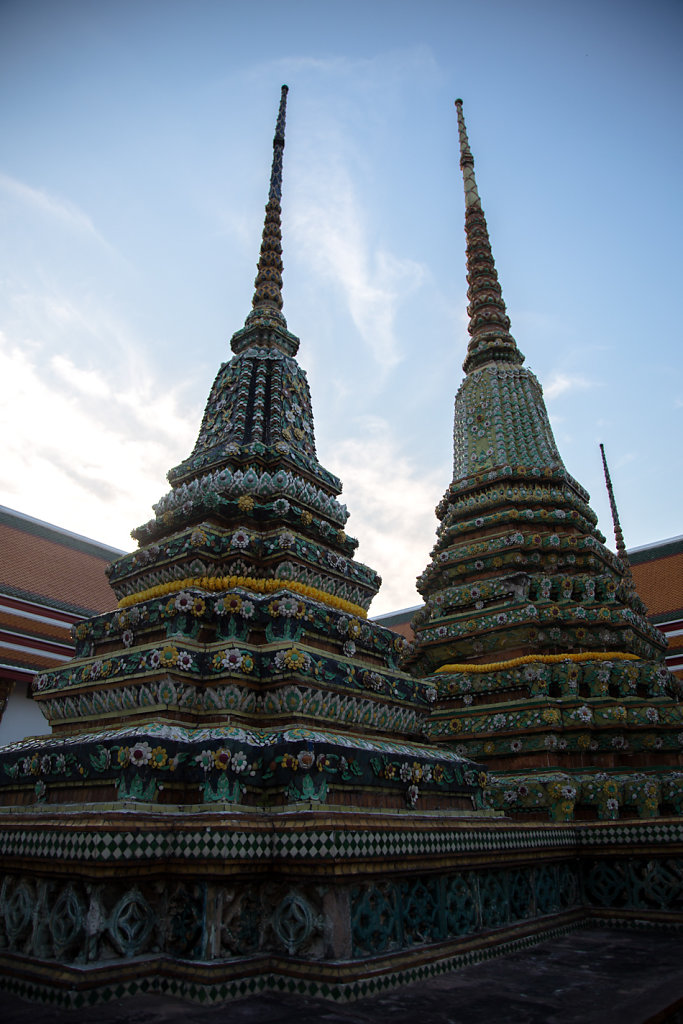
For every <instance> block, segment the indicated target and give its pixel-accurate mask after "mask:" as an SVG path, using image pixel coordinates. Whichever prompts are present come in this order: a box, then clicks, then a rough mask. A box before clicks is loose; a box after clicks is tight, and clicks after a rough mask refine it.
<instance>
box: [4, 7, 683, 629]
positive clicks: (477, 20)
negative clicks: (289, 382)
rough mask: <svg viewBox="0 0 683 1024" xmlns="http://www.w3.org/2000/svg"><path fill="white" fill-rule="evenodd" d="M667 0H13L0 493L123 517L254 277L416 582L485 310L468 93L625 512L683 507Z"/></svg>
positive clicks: (577, 411)
mask: <svg viewBox="0 0 683 1024" xmlns="http://www.w3.org/2000/svg"><path fill="white" fill-rule="evenodd" d="M682 30H683V5H681V4H680V3H679V2H671V3H666V2H661V0H653V2H651V3H649V4H647V5H646V4H644V3H641V2H637V3H632V2H628V0H621V2H617V0H614V2H611V0H602V2H601V0H592V2H584V0H576V2H573V3H571V4H567V3H560V2H552V0H545V2H538V0H507V2H503V0H480V2H479V3H475V4H471V3H460V2H457V0H453V2H446V0H441V2H434V0H423V2H421V3H419V4H418V3H401V2H398V0H396V2H389V0H365V2H363V3H359V2H356V0H346V2H344V3H337V2H335V0H329V2H324V0H317V2H315V3H309V2H308V0H294V2H290V3H287V4H285V3H282V2H279V3H272V2H270V0H263V2H260V3H258V4H256V3H254V4H250V3H247V2H244V0H243V2H240V3H233V2H230V0H225V2H223V3H216V2H206V0H204V2H202V0H193V2H184V0H183V2H180V0H175V2H174V0H165V2H161V0H147V2H145V0H136V2H130V0H116V2H110V0H97V2H96V0H89V2H85V0H51V2H40V0H3V2H2V4H0V96H1V97H2V102H1V103H0V138H2V142H3V145H2V155H1V156H0V222H1V230H2V234H3V245H2V247H1V249H0V380H2V385H3V401H2V405H1V407H0V416H1V417H2V430H3V435H4V443H3V457H2V460H0V503H2V504H4V505H8V506H10V507H12V508H15V509H18V510H19V511H21V512H24V513H26V514H28V515H32V516H36V517H38V518H41V519H46V520H48V521H49V522H54V523H56V524H58V525H60V526H62V527H64V528H66V529H70V530H74V531H76V532H78V533H83V534H85V535H87V536H91V537H95V538H97V539H99V540H102V541H105V542H107V543H110V544H113V545H115V546H118V547H122V548H129V547H132V542H131V541H130V540H129V538H128V532H129V530H130V529H131V528H132V527H134V526H136V525H138V524H139V523H142V522H144V521H146V520H147V519H148V518H149V515H150V506H151V504H152V503H153V502H154V501H156V500H157V499H158V498H159V497H160V496H161V495H162V494H163V493H165V491H166V490H167V484H166V481H165V473H166V470H167V469H168V468H170V467H171V466H173V465H175V464H176V463H177V462H179V461H180V460H181V459H182V458H183V457H184V456H185V455H187V454H188V452H189V450H190V449H191V447H192V445H193V443H194V439H195V437H196V434H197V431H198V427H199V423H200V419H201V414H202V411H203V407H204V402H205V400H206V396H207V395H208V392H209V388H210V386H211V383H212V380H213V377H214V375H215V372H216V370H217V368H218V365H219V364H220V362H221V361H222V360H224V359H226V358H228V357H229V348H228V343H229V339H230V336H231V334H232V333H233V331H235V330H237V329H238V328H239V327H240V326H241V325H242V323H243V322H244V318H245V316H246V314H247V313H248V311H249V308H250V302H251V295H252V290H253V279H254V274H255V264H256V259H257V255H258V247H259V240H260V232H261V226H262V221H263V207H264V204H265V201H266V190H267V182H268V176H269V168H270V158H271V153H272V135H273V128H274V123H275V116H276V112H277V104H278V100H279V90H280V85H281V83H282V82H287V84H288V85H289V86H290V93H289V101H288V115H287V144H286V149H285V167H284V191H283V207H284V218H283V220H284V223H283V227H284V259H285V274H284V277H285V285H284V295H285V310H284V311H285V314H286V316H287V319H288V323H289V327H290V329H291V330H292V331H294V333H296V334H298V335H299V336H300V338H301V348H300V350H299V360H300V362H301V364H302V366H303V367H304V368H305V369H306V370H307V372H308V375H309V381H310V384H311V390H312V397H313V409H314V414H315V420H316V437H317V443H318V452H319V457H320V460H321V462H322V463H323V465H325V466H326V467H327V468H329V469H330V470H332V471H333V472H335V473H337V474H338V475H339V476H340V477H341V478H342V480H343V481H344V485H345V486H344V493H343V496H342V500H344V501H345V502H346V503H347V505H348V507H349V510H350V512H351V518H350V520H349V530H350V532H351V533H352V534H354V535H355V536H357V537H358V538H359V539H360V542H361V543H360V548H359V552H358V554H359V557H360V558H361V559H362V560H363V561H365V562H367V563H368V564H370V565H372V566H373V567H374V568H376V569H378V570H379V571H380V572H381V574H382V575H383V577H384V580H385V583H384V586H383V588H382V590H381V591H380V595H379V596H378V598H377V599H376V600H375V602H374V603H373V607H372V610H373V612H375V613H381V612H384V611H389V610H392V609H395V608H399V607H405V606H407V605H411V604H416V603H417V602H418V596H417V593H416V591H415V589H414V579H415V576H416V575H417V574H418V573H419V572H420V571H421V570H422V569H423V568H424V566H425V565H426V563H427V560H428V555H429V551H430V549H431V546H432V543H433V539H434V531H435V526H436V519H435V516H434V513H433V509H434V506H435V504H436V502H437V501H438V500H439V498H440V497H441V495H442V493H443V492H444V491H445V489H446V487H447V485H448V483H449V481H450V477H451V448H452V442H451V432H452V413H453V397H454V395H455V392H456V390H457V388H458V385H459V383H460V380H461V377H462V371H461V364H462V360H463V357H464V352H465V347H466V341H467V334H466V320H465V306H466V298H465V291H466V282H465V267H464V234H463V221H464V216H463V198H462V185H461V180H460V172H459V168H458V153H457V131H456V117H455V110H454V107H453V100H454V99H455V98H456V97H457V96H461V97H462V98H463V100H464V110H465V116H466V119H467V124H468V131H469V136H470V142H471V146H472V149H473V152H474V157H475V162H476V171H477V179H478V182H479V190H480V194H481V196H482V201H483V205H484V209H485V211H486V214H487V218H488V223H489V230H490V234H491V238H492V243H493V248H494V255H495V258H496V262H497V266H498V271H499V275H500V279H501V283H502V287H503V294H504V296H505V299H506V302H507V305H508V311H509V313H510V316H511V319H512V332H513V334H514V335H515V337H516V339H517V342H518V344H519V346H520V348H521V350H522V351H523V352H524V354H525V355H526V357H527V365H528V366H530V367H531V368H532V369H533V370H534V371H535V372H536V374H537V375H538V377H539V379H540V380H541V383H542V385H543V387H544V390H545V395H546V401H547V406H548V411H549V413H550V417H551V422H552V424H553V429H554V431H555V435H556V438H557V441H558V445H559V447H560V451H561V453H562V455H563V458H564V461H565V464H566V466H567V468H568V469H569V471H570V472H571V473H572V474H573V475H574V476H576V477H577V478H578V479H579V480H580V482H581V483H582V484H583V485H584V486H586V487H587V488H588V490H589V491H590V492H591V496H592V504H593V507H594V508H595V510H596V511H597V512H598V515H599V516H600V523H601V527H602V529H603V531H604V532H605V533H606V534H607V535H608V541H609V543H610V545H612V544H613V540H612V533H611V525H610V520H609V512H608V505H607V500H606V497H605V494H604V485H603V483H602V477H601V465H600V455H599V450H598V443H599V442H600V441H603V442H604V443H605V446H606V450H607V455H608V459H609V461H610V467H611V471H612V477H613V482H614V487H615V491H616V494H617V500H618V503H619V508H620V513H621V519H622V526H623V529H624V534H625V537H626V542H627V544H628V545H629V546H636V545H640V544H646V543H650V542H653V541H656V540H660V539H663V538H666V537H670V536H674V535H678V534H681V533H683V526H682V524H681V515H680V508H681V503H682V497H683V494H682V492H683V472H682V471H681V470H682V467H681V450H682V447H683V446H682V445H681V434H682V431H681V419H682V418H683V372H682V365H681V356H680V350H681V332H680V326H679V321H678V316H679V302H680V300H679V295H680V278H681V262H682V261H681V244H680V237H681V229H682V226H683V225H682V220H683V217H682V208H683V201H682V199H681V165H682V163H683V161H682V157H683V152H682V150H683V131H682V129H681V116H680V109H681V100H682V99H683V72H682V70H681V60H680V47H681V38H682Z"/></svg>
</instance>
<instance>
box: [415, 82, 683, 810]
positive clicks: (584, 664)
mask: <svg viewBox="0 0 683 1024" xmlns="http://www.w3.org/2000/svg"><path fill="white" fill-rule="evenodd" d="M456 109H457V115H458V129H459V136H460V153H461V160H460V166H461V168H462V172H463V179H464V188H465V233H466V239H467V279H468V282H469V290H468V298H469V306H468V312H469V317H470V325H469V333H470V336H471V339H470V342H469V346H468V350H467V356H466V358H465V362H464V364H463V369H464V371H465V379H464V380H463V382H462V384H461V386H460V388H459V390H458V393H457V396H456V400H455V422H454V461H453V481H452V483H451V485H450V487H449V488H448V491H447V492H446V494H445V496H444V498H443V500H442V501H441V503H440V504H439V506H438V507H437V510H436V511H437V515H438V517H439V519H440V525H439V527H438V530H437V542H436V545H435V547H434V550H433V551H432V558H431V562H430V564H429V565H428V567H427V569H426V570H425V572H424V573H423V574H422V576H421V577H420V578H419V580H418V589H419V591H420V593H421V594H422V596H423V598H424V601H425V604H424V607H423V608H422V609H421V610H420V611H419V612H418V613H417V615H416V616H415V619H414V622H413V626H414V630H415V634H416V648H415V652H414V654H413V655H412V656H411V658H410V665H411V667H412V670H413V671H414V672H415V673H416V674H418V675H422V676H429V677H430V678H431V680H432V681H433V683H434V685H435V686H436V688H437V689H438V690H439V693H440V695H441V697H442V698H443V699H442V701H440V702H439V704H438V705H437V707H436V709H435V711H434V714H433V717H432V721H431V722H430V724H429V726H428V732H429V734H430V735H431V736H432V737H433V738H436V737H437V736H438V737H444V738H449V739H458V740H459V741H460V744H461V745H460V748H459V749H461V750H462V751H463V752H466V753H467V754H468V755H469V756H471V757H480V758H486V759H488V762H489V764H490V765H491V766H492V767H494V768H496V769H500V770H501V771H502V770H505V771H506V772H510V771H514V770H517V771H519V770H521V769H522V767H523V768H524V769H525V770H526V769H530V770H538V769H540V766H542V765H543V766H547V765H548V764H549V763H551V761H550V760H549V759H551V758H552V757H553V756H554V755H553V753H552V752H553V751H559V750H562V751H566V753H563V755H562V758H561V763H562V764H563V765H566V766H567V768H568V769H570V768H576V767H577V766H578V765H579V764H585V762H586V758H587V757H588V756H589V755H590V758H591V760H592V763H594V764H596V765H602V766H606V767H610V766H614V765H615V763H616V762H615V751H616V750H617V749H621V747H620V746H619V743H621V742H623V743H628V742H630V741H628V740H626V739H625V738H624V736H623V735H622V734H621V733H620V736H619V738H618V739H619V743H616V745H615V742H616V739H617V738H616V737H615V735H614V728H615V723H616V722H617V721H620V722H622V721H623V722H625V721H626V719H627V716H628V721H629V722H631V720H633V721H634V722H636V721H637V722H640V723H642V725H643V726H646V725H649V724H651V723H652V721H653V720H656V721H657V722H662V723H663V717H662V718H660V717H659V715H660V713H659V711H658V710H657V709H655V710H652V709H651V708H652V705H650V704H648V705H647V707H646V706H645V701H650V702H651V701H652V700H655V699H656V700H662V701H664V700H666V701H667V714H668V715H669V716H672V717H671V722H670V723H669V725H668V727H667V728H664V726H663V724H662V726H661V728H662V731H663V734H665V735H666V736H667V739H666V741H665V740H664V735H663V736H662V737H659V739H658V740H657V742H658V743H660V742H661V743H664V742H674V740H673V738H672V729H673V728H678V727H679V721H680V713H679V712H678V711H677V710H676V708H675V706H674V705H673V702H671V701H670V700H668V698H666V697H665V692H668V691H667V687H672V686H673V685H675V683H674V680H673V677H672V676H670V674H669V673H668V672H667V670H666V669H665V668H664V667H663V664H662V657H663V651H664V648H665V641H664V639H663V638H662V635H661V634H660V633H659V632H658V631H657V630H655V629H654V628H653V627H652V626H650V624H649V623H648V622H647V619H646V618H645V609H644V606H643V605H642V602H641V601H640V599H639V598H638V596H637V594H636V593H635V590H634V588H633V586H632V581H631V579H630V574H629V573H628V570H627V568H625V565H624V563H623V561H622V559H621V558H620V557H617V556H615V555H614V554H613V553H612V552H610V551H609V550H608V549H607V548H606V547H605V545H604V537H603V536H602V534H601V533H600V532H599V531H598V529H597V519H596V516H595V514H594V512H593V510H592V509H591V508H590V505H589V504H588V501H589V497H588V494H587V493H586V491H585V490H584V489H583V488H582V487H581V486H580V484H578V483H577V482H576V480H574V479H573V477H571V476H570V475H569V473H568V472H567V470H566V469H565V467H564V465H563V462H562V459H561V457H560V454H559V452H558V450H557V445H556V443H555V439H554V437H553V433H552V429H551V427H550V423H549V420H548V415H547V412H546V409H545V405H544V402H543V392H542V389H541V386H540V384H539V382H538V381H537V379H536V377H535V376H534V374H533V373H532V372H531V371H530V370H528V369H526V368H525V367H524V366H523V365H522V363H523V356H522V355H521V353H520V351H519V349H518V348H517V345H516V343H515V341H514V339H513V337H512V335H511V334H510V332H509V327H510V322H509V319H508V317H507V314H506V312H505V305H504V302H503V298H502V294H501V289H500V285H499V283H498V278H497V274H496V270H495V266H494V262H493V256H492V254H491V245H490V241H489V236H488V230H487V226H486V220H485V217H484V213H483V210H482V206H481V201H480V198H479V192H478V189H477V184H476V180H475V177H474V160H473V157H472V153H471V151H470V147H469V142H468V138H467V133H466V130H465V122H464V118H463V113H462V101H461V100H457V101H456ZM435 673H436V674H435ZM636 695H638V697H639V698H642V700H641V702H640V705H639V707H638V709H637V710H636V709H635V707H634V708H633V709H632V711H628V712H627V710H626V709H625V707H626V706H625V705H624V704H623V703H622V702H623V700H625V699H626V698H630V699H633V700H635V699H636ZM610 696H611V697H612V698H614V701H613V702H612V703H614V702H615V701H616V699H617V698H618V699H619V701H620V703H619V704H618V707H617V706H616V704H615V707H613V708H610V710H609V711H607V710H606V707H607V705H609V704H610V700H609V697H610ZM594 702H597V703H598V704H600V709H599V711H598V709H597V708H596V709H595V710H594V709H593V703H594ZM492 704H495V710H494V709H493V708H492ZM648 708H650V710H649V711H648ZM610 715H611V716H612V717H611V718H610V717H609V716H610ZM648 715H649V717H648ZM601 716H602V718H601ZM605 716H607V717H605ZM599 721H601V723H602V724H603V725H604V726H605V728H604V729H602V730H598V729H597V728H596V726H597V723H598V722H599ZM674 721H675V724H674ZM588 723H590V730H591V731H588ZM634 742H635V741H634ZM652 742H653V743H654V740H652ZM527 781H528V780H527ZM524 785H525V786H526V785H527V784H526V783H524ZM539 785H540V784H539ZM501 786H503V789H501V790H500V793H499V797H500V800H499V803H498V806H499V807H503V806H505V807H513V809H515V810H516V809H519V806H521V802H520V801H518V800H517V798H516V797H515V800H514V801H513V800H512V797H511V796H510V794H511V793H512V792H513V789H512V785H511V783H510V785H507V783H505V780H504V782H502V783H501ZM505 786H507V788H505ZM567 786H568V788H567V789H566V790H565V792H566V793H569V792H570V790H571V791H572V792H573V793H574V797H575V798H576V799H577V800H579V799H583V800H584V801H589V800H590V799H591V798H590V796H589V792H588V790H587V789H586V790H585V792H584V791H583V790H581V786H578V785H574V784H571V785H570V784H569V783H567ZM504 792H507V793H508V799H507V802H506V801H504V800H503V796H502V794H503V793H504ZM515 792H516V790H515ZM526 792H527V794H528V793H530V792H531V790H529V789H528V786H527V789H526ZM558 792H559V790H558ZM580 793H581V796H579V794H580ZM594 796H595V794H594ZM528 799H529V800H531V802H532V804H534V806H535V807H537V808H538V806H539V804H540V805H541V806H543V805H546V806H550V807H554V808H555V809H554V811H553V814H555V815H556V816H557V815H560V816H562V815H563V814H565V813H571V811H572V810H573V807H574V799H573V798H572V800H571V801H569V802H567V800H564V801H563V800H560V799H559V797H558V798H557V799H554V798H553V797H552V793H551V792H550V791H549V790H548V788H547V786H546V787H545V789H544V788H543V787H541V788H537V789H536V790H534V791H533V794H532V796H530V797H529V798H528ZM597 799H598V798H597V797H595V800H597ZM534 802H535V803H534ZM594 802H595V801H594ZM560 804H563V806H564V810H561V811H558V810H557V808H558V807H559V805H560ZM567 808H569V811H567Z"/></svg>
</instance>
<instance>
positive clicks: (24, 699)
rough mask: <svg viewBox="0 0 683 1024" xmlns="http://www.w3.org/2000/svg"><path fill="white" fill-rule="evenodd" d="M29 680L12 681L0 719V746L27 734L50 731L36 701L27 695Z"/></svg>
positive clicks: (40, 733) (39, 733)
mask: <svg viewBox="0 0 683 1024" xmlns="http://www.w3.org/2000/svg"><path fill="white" fill-rule="evenodd" d="M29 682H30V680H28V679H21V680H17V682H15V683H14V686H13V689H12V691H11V693H10V695H9V699H8V701H7V707H6V708H5V713H4V715H3V716H2V719H0V747H4V746H6V745H7V744H8V743H15V742H16V741H17V740H23V739H25V738H26V737H27V736H45V735H46V734H48V733H51V732H52V729H51V727H50V725H49V724H48V722H47V721H46V719H45V718H43V713H42V711H41V710H40V707H39V706H38V704H37V703H36V701H34V700H31V699H30V698H29V697H28V695H27V694H28V686H29Z"/></svg>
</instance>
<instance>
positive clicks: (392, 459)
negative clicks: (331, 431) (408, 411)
mask: <svg viewBox="0 0 683 1024" xmlns="http://www.w3.org/2000/svg"><path fill="white" fill-rule="evenodd" d="M357 426H358V428H359V429H358V431H357V434H356V436H355V437H354V438H351V439H349V440H346V441H342V442H340V443H339V444H337V445H335V446H334V448H333V449H332V451H331V452H330V453H328V454H327V455H326V458H325V462H326V465H329V466H330V467H331V468H332V469H333V470H334V472H335V473H337V474H338V475H339V476H340V477H341V479H342V481H343V482H344V493H343V496H342V497H343V500H344V501H345V502H346V504H347V505H348V508H349V512H350V514H351V516H350V519H349V531H350V533H351V534H352V535H353V536H354V537H358V538H359V540H360V545H359V548H358V554H357V557H358V558H359V559H360V560H361V561H363V562H365V563H366V564H367V565H370V566H371V567H372V568H373V569H376V570H377V571H378V572H379V573H380V575H381V576H382V579H383V583H382V587H381V589H380V592H379V594H378V596H377V597H376V598H375V600H374V601H373V604H372V607H371V612H372V614H375V615H378V614H381V613H382V612H388V611H393V610H395V609H396V608H403V607H406V606H408V605H411V604H420V603H421V602H422V598H421V597H420V595H419V594H418V592H417V590H416V588H415V580H416V578H417V576H419V574H420V573H421V572H422V570H423V569H424V568H425V567H426V565H427V563H428V561H429V552H430V551H431V549H432V547H433V545H434V541H435V535H436V525H437V524H436V518H435V516H434V511H433V510H434V506H435V505H436V503H437V501H438V500H439V499H440V498H441V495H442V494H443V492H444V491H445V490H446V487H447V484H448V482H449V479H448V477H447V473H448V467H447V466H443V467H440V468H438V469H437V470H434V471H432V472H430V473H425V472H424V470H423V469H422V467H420V466H418V465H417V464H415V463H414V462H413V461H411V460H410V459H408V458H406V457H405V455H402V454H401V450H400V445H399V443H398V440H397V439H396V438H395V437H393V436H392V434H391V431H390V429H389V425H388V424H387V423H386V421H385V420H383V419H380V418H375V417H367V418H366V419H364V420H363V421H362V422H360V423H358V424H357Z"/></svg>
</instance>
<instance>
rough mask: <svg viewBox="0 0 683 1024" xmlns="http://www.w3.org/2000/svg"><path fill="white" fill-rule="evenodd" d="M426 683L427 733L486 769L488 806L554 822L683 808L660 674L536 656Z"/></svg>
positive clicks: (589, 658)
mask: <svg viewBox="0 0 683 1024" xmlns="http://www.w3.org/2000/svg"><path fill="white" fill-rule="evenodd" d="M424 681H425V682H429V683H431V684H432V685H433V686H434V687H436V688H437V689H438V692H439V697H438V699H437V701H436V702H435V704H434V707H433V711H432V714H431V717H430V721H429V723H428V725H427V726H426V729H425V731H426V735H427V736H428V737H429V738H430V739H431V740H434V739H437V738H439V739H447V740H448V741H449V743H453V742H454V743H455V749H456V751H457V752H458V753H460V754H462V755H463V756H466V757H471V758H476V759H477V760H480V761H483V762H485V763H486V766H487V769H488V771H489V779H488V787H487V792H486V800H487V804H488V806H490V807H492V808H497V809H499V810H502V811H504V812H505V813H506V814H508V815H512V816H514V817H516V818H518V817H522V818H527V819H528V818H543V817H548V816H550V817H551V818H552V819H553V820H555V821H570V820H573V819H578V820H587V819H592V818H600V819H607V820H616V819H618V818H620V817H621V818H630V817H635V816H638V817H641V818H653V817H657V816H658V815H667V814H680V813H681V812H682V811H683V743H682V740H683V705H681V704H680V703H679V701H678V699H677V696H678V691H677V690H676V683H677V681H676V680H675V678H674V677H673V676H671V674H670V673H669V672H668V671H667V670H666V668H664V667H663V666H661V665H656V664H652V663H651V662H648V661H643V660H641V659H638V658H636V657H635V656H633V655H618V654H615V653H605V654H597V653H594V654H590V653H588V652H586V653H583V654H579V655H577V654H574V655H559V654H558V655H541V654H538V655H527V656H523V657H519V658H516V659H512V660H510V661H506V662H499V663H498V664H481V665H476V664H471V665H451V666H445V667H444V669H443V670H442V671H441V672H440V673H438V674H436V675H434V676H431V677H428V678H426V679H425V680H424ZM672 687H673V688H674V690H673V691H672Z"/></svg>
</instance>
